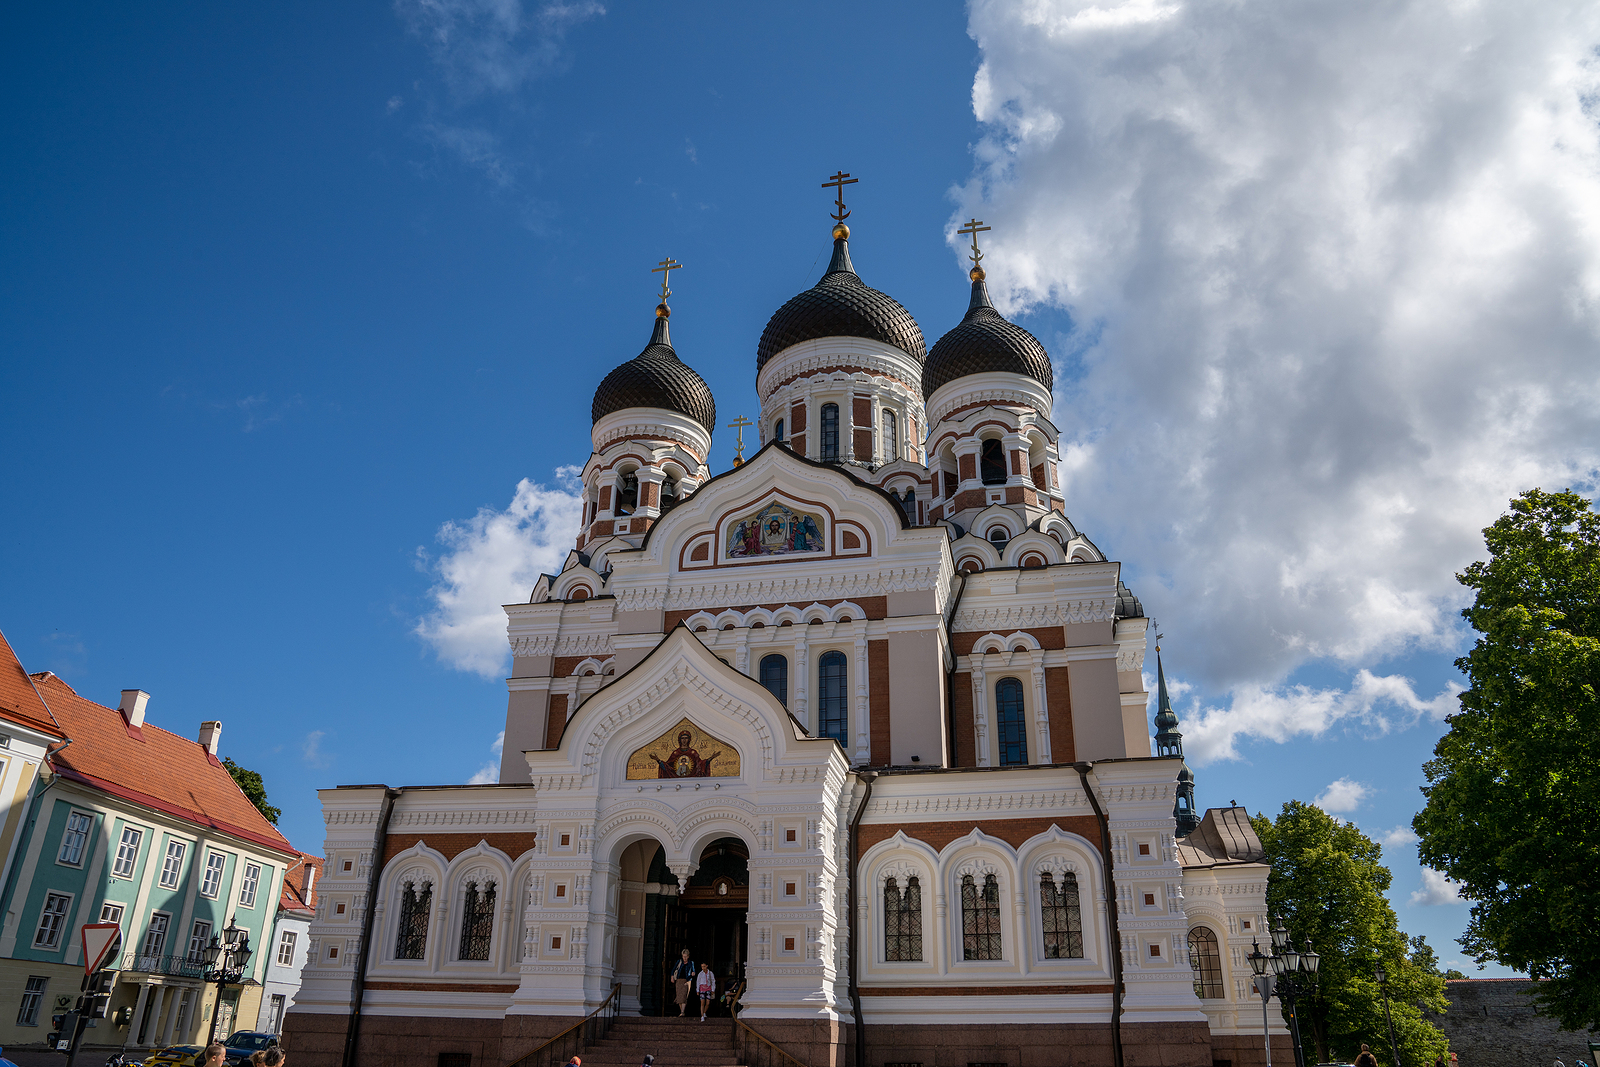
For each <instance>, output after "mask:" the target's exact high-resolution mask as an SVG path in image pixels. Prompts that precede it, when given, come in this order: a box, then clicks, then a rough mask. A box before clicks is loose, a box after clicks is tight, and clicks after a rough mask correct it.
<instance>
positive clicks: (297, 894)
mask: <svg viewBox="0 0 1600 1067" xmlns="http://www.w3.org/2000/svg"><path fill="white" fill-rule="evenodd" d="M321 874H322V857H321V856H311V855H307V854H306V853H304V852H302V853H300V862H299V863H294V864H290V865H289V870H288V871H287V872H286V873H285V874H284V876H283V897H282V899H280V900H279V901H278V910H279V911H299V912H305V913H307V914H314V913H315V912H316V910H317V878H318V877H320V876H321ZM308 875H309V876H310V877H309V879H308V877H307V876H308ZM308 880H309V881H310V882H311V888H310V890H309V891H308V890H307V889H306V882H307V881H308Z"/></svg>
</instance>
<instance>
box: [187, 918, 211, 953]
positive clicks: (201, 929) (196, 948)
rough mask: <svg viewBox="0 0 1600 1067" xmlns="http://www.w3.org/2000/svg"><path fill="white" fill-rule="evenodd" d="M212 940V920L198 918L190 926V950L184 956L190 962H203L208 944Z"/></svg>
mask: <svg viewBox="0 0 1600 1067" xmlns="http://www.w3.org/2000/svg"><path fill="white" fill-rule="evenodd" d="M210 941H211V920H209V919H196V920H194V922H193V923H191V924H190V926H189V952H188V954H187V955H186V956H185V957H184V958H185V959H186V960H187V961H188V962H190V963H203V962H204V961H205V958H206V945H207V944H209V943H210Z"/></svg>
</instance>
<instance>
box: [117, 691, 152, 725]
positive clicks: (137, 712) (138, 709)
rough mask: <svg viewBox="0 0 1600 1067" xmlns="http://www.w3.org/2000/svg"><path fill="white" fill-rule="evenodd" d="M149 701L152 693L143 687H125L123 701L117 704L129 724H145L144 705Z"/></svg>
mask: <svg viewBox="0 0 1600 1067" xmlns="http://www.w3.org/2000/svg"><path fill="white" fill-rule="evenodd" d="M149 702H150V694H149V693H146V692H145V691H144V690H143V689H124V690H123V691H122V703H121V704H118V705H117V710H118V711H120V712H122V717H123V719H125V720H127V723H128V725H129V726H143V725H144V706H145V705H146V704H148V703H149Z"/></svg>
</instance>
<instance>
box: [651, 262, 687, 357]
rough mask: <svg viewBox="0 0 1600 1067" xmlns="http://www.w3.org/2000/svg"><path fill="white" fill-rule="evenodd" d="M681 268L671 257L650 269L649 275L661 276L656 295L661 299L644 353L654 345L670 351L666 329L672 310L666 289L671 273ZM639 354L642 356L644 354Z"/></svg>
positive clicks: (670, 337) (669, 292)
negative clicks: (659, 287)
mask: <svg viewBox="0 0 1600 1067" xmlns="http://www.w3.org/2000/svg"><path fill="white" fill-rule="evenodd" d="M682 268H683V264H682V263H679V262H678V261H677V260H675V259H673V258H672V257H671V256H668V257H667V258H666V259H663V260H662V261H661V262H660V263H657V264H656V265H655V266H653V267H651V268H650V273H651V274H659V275H661V292H660V293H659V294H658V295H659V296H660V297H661V303H659V304H657V305H656V328H655V330H654V331H653V332H652V333H651V334H650V343H649V344H648V345H646V346H645V349H644V350H645V352H649V351H650V349H652V348H654V347H655V346H656V345H661V346H663V347H665V348H666V349H667V351H668V352H671V351H672V331H671V330H669V329H668V328H667V320H668V319H670V318H671V317H672V309H671V308H669V307H667V297H669V296H671V295H672V290H671V289H670V288H668V287H667V280H668V279H669V278H671V277H672V272H673V271H675V270H681V269H682ZM640 354H641V355H643V354H644V353H640ZM674 355H676V353H674Z"/></svg>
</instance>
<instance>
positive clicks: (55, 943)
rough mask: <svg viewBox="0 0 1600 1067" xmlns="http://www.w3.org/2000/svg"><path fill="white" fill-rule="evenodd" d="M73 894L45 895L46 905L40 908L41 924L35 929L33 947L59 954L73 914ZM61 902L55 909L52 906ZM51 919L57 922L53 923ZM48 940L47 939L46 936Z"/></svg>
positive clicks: (48, 893)
mask: <svg viewBox="0 0 1600 1067" xmlns="http://www.w3.org/2000/svg"><path fill="white" fill-rule="evenodd" d="M73 896H74V894H72V893H57V892H56V891H55V890H53V889H52V890H50V891H48V892H46V893H45V895H44V904H43V905H41V906H40V908H39V924H38V925H37V926H35V927H34V929H33V947H34V948H37V949H43V950H44V951H46V952H59V951H60V950H61V943H62V941H63V940H64V937H65V934H66V931H67V919H68V917H69V916H71V914H72V900H73ZM56 901H60V902H61V903H60V905H59V906H58V907H56V908H54V909H52V908H51V905H52V904H54V903H55V902H56ZM51 918H54V919H55V920H56V921H55V922H54V923H51V922H50V920H51ZM47 934H48V935H49V936H48V940H47V939H46V935H47Z"/></svg>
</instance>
